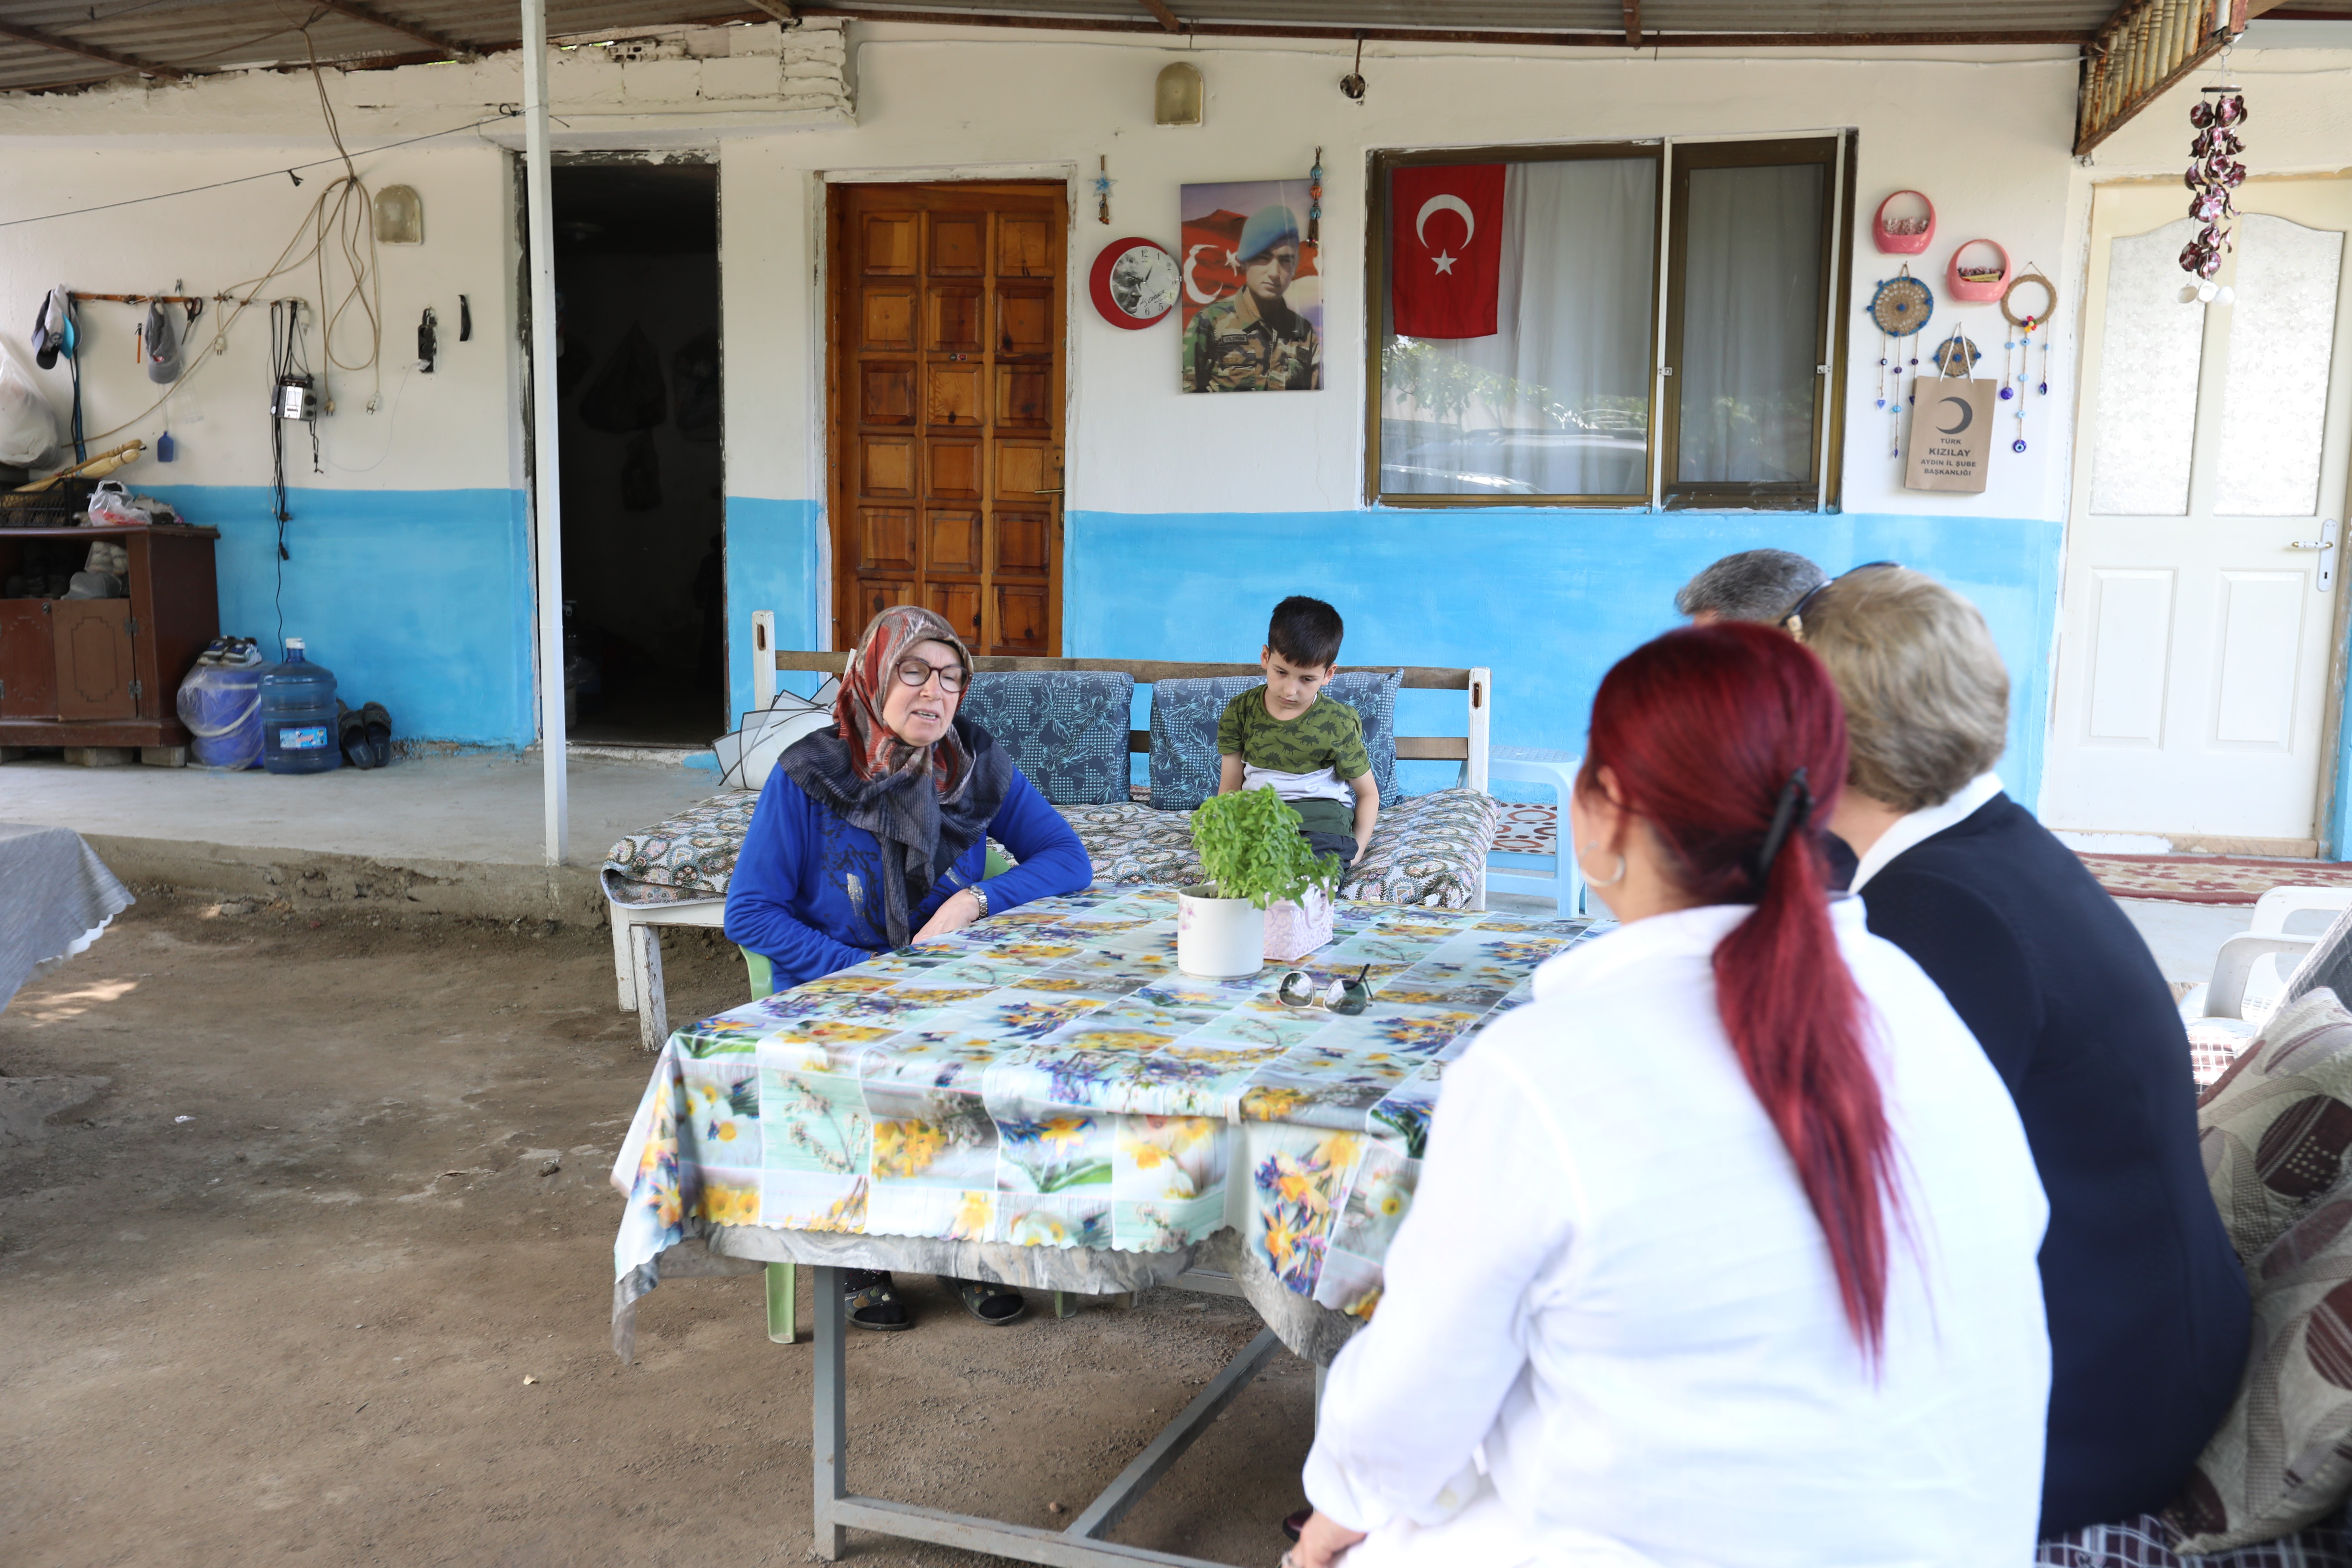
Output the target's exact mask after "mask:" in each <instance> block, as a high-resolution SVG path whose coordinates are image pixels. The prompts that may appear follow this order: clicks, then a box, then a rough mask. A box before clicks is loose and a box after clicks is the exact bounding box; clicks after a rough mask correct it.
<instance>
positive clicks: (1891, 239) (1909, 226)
mask: <svg viewBox="0 0 2352 1568" xmlns="http://www.w3.org/2000/svg"><path fill="white" fill-rule="evenodd" d="M1895 196H1917V197H1918V198H1919V200H1920V201H1921V202H1922V203H1923V204H1925V205H1926V206H1927V216H1926V217H1925V218H1916V217H1896V218H1890V217H1888V216H1886V209H1887V207H1888V206H1890V205H1893V203H1894V201H1895ZM1870 233H1871V237H1872V239H1873V240H1874V241H1875V242H1876V243H1877V246H1878V248H1879V250H1880V251H1881V252H1882V253H1884V254H1885V255H1887V256H1916V255H1918V254H1919V253H1920V252H1921V251H1923V250H1925V249H1927V247H1928V246H1929V245H1931V244H1933V243H1934V242H1935V238H1936V204H1935V203H1933V202H1931V201H1928V200H1927V193H1926V192H1925V191H1897V192H1895V195H1893V196H1889V197H1887V198H1886V200H1885V201H1883V202H1881V203H1879V204H1878V216H1875V217H1874V218H1872V219H1871V220H1870Z"/></svg>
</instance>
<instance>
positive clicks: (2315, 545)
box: [2286, 539, 2336, 550]
mask: <svg viewBox="0 0 2352 1568" xmlns="http://www.w3.org/2000/svg"><path fill="white" fill-rule="evenodd" d="M2286 547H2287V548H2288V549H2289V550H2333V549H2335V548H2336V541H2334V540H2332V539H2290V540H2288V541H2287V542H2286Z"/></svg>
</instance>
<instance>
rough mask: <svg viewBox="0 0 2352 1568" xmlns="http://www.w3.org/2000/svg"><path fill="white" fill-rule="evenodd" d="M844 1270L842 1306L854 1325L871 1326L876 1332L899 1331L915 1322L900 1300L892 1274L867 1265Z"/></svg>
mask: <svg viewBox="0 0 2352 1568" xmlns="http://www.w3.org/2000/svg"><path fill="white" fill-rule="evenodd" d="M844 1273H845V1276H846V1278H845V1279H844V1280H843V1281H842V1291H841V1300H842V1306H843V1309H844V1310H846V1311H847V1312H848V1314H849V1321H850V1323H851V1325H852V1326H853V1327H856V1328H860V1329H871V1330H873V1331H875V1332H876V1333H877V1334H898V1333H904V1332H905V1331H907V1330H908V1329H911V1328H913V1327H914V1326H915V1320H914V1319H912V1318H910V1317H908V1315H907V1309H906V1308H905V1307H904V1306H903V1305H901V1304H900V1303H899V1300H898V1291H897V1290H896V1289H893V1288H892V1286H891V1282H890V1276H889V1275H887V1274H886V1273H883V1272H880V1271H879V1270H870V1269H865V1268H851V1269H846V1270H844Z"/></svg>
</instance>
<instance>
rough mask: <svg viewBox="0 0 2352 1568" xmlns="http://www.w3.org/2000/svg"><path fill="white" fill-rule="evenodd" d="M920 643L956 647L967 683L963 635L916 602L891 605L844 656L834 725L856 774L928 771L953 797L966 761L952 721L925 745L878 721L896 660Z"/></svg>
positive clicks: (957, 697) (878, 775)
mask: <svg viewBox="0 0 2352 1568" xmlns="http://www.w3.org/2000/svg"><path fill="white" fill-rule="evenodd" d="M924 642H940V643H945V644H947V645H948V647H951V648H953V649H955V651H956V659H957V662H959V663H961V665H962V666H963V672H964V679H965V680H966V681H967V683H968V682H969V681H970V679H971V649H970V648H968V647H964V646H963V638H961V637H958V636H956V634H955V628H954V627H953V626H950V625H948V623H947V619H946V617H945V616H941V615H940V614H939V613H938V612H937V611H934V610H927V609H924V608H923V607H922V606H921V605H891V606H890V607H889V608H888V609H887V610H884V611H883V612H882V613H881V614H879V615H877V616H875V617H874V618H873V620H871V621H869V622H867V623H866V635H865V636H863V637H859V638H858V639H857V651H856V653H853V654H851V655H850V656H849V668H847V669H846V670H845V671H843V672H842V677H841V695H840V696H839V697H838V698H836V699H835V700H834V704H833V718H834V723H835V728H837V729H838V730H839V731H840V732H841V738H842V740H843V741H844V742H847V744H848V746H849V765H850V766H851V767H853V768H855V769H856V771H857V776H858V777H859V778H861V779H868V780H871V779H878V778H881V777H882V776H884V775H885V774H887V773H904V774H907V775H908V776H909V777H914V776H918V775H920V774H922V773H929V774H931V775H932V778H933V780H934V783H935V786H936V787H937V789H938V790H939V792H940V795H941V796H943V797H948V798H952V797H953V795H955V793H956V791H957V790H958V789H959V788H960V787H961V785H962V784H963V782H964V780H965V779H966V778H967V777H968V776H969V775H970V773H971V768H970V765H969V763H970V759H969V758H968V757H966V756H965V754H964V751H963V747H962V746H961V744H960V743H959V742H957V740H956V733H955V727H954V725H953V724H952V723H950V725H949V727H948V732H947V733H946V734H944V735H941V736H940V738H939V739H938V740H936V741H934V742H931V743H930V744H929V746H923V747H916V746H910V745H908V744H907V742H904V741H902V740H900V739H899V738H898V735H897V733H896V732H895V731H892V730H891V728H890V726H889V725H887V724H886V723H884V722H883V721H882V704H883V702H884V700H886V699H887V697H888V695H889V691H890V684H891V682H893V681H895V680H897V679H898V666H899V664H900V662H901V661H903V660H904V659H905V658H906V657H907V655H908V652H909V651H911V650H912V649H913V647H915V645H916V644H917V643H924ZM966 689H970V688H969V685H967V687H966ZM949 700H950V702H952V703H954V704H956V705H957V706H959V707H961V705H962V702H963V699H962V697H961V695H960V694H951V695H950V699H949Z"/></svg>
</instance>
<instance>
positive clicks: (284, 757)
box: [261, 637, 343, 773]
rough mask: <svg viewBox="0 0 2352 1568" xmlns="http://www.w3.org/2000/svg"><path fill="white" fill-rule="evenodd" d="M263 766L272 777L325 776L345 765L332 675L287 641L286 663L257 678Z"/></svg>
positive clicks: (295, 641) (296, 640)
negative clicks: (337, 731)
mask: <svg viewBox="0 0 2352 1568" xmlns="http://www.w3.org/2000/svg"><path fill="white" fill-rule="evenodd" d="M261 765H262V766H263V767H265V768H268V770H269V771H270V772H271V773H325V772H326V771H327V770H328V769H330V768H339V767H341V766H342V765H343V749H342V748H341V746H339V745H337V744H336V743H335V672H334V671H333V670H331V669H329V668H327V667H326V666H325V665H323V664H312V663H311V662H310V660H308V659H307V658H303V657H302V639H301V638H300V637H288V638H287V639H286V662H285V663H283V664H274V665H271V666H270V667H269V668H268V670H267V671H266V672H265V673H264V674H263V675H262V677H261Z"/></svg>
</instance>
